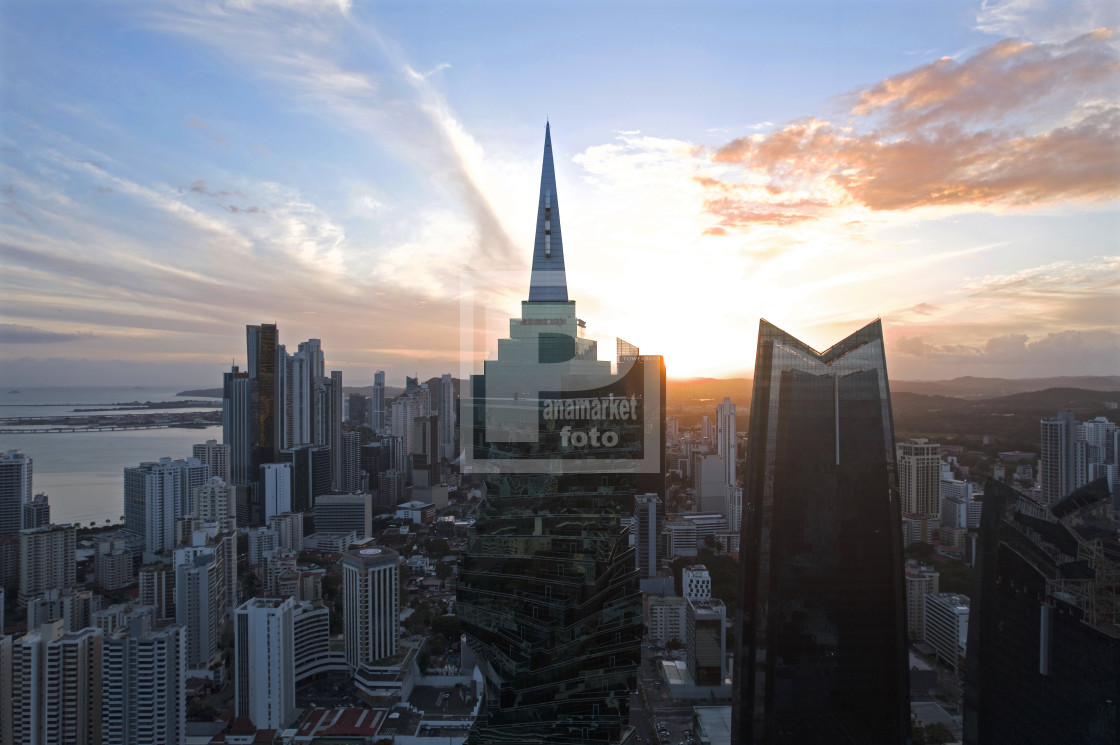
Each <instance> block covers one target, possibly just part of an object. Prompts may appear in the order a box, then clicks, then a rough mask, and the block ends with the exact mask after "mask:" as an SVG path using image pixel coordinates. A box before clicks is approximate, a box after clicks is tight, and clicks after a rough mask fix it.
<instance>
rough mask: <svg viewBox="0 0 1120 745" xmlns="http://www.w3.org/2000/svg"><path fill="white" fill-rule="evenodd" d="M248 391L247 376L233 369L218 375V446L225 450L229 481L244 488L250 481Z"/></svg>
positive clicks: (251, 451)
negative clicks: (220, 395)
mask: <svg viewBox="0 0 1120 745" xmlns="http://www.w3.org/2000/svg"><path fill="white" fill-rule="evenodd" d="M250 387H251V386H250V383H249V373H248V372H242V371H240V370H238V369H237V365H234V366H233V367H232V368H230V371H229V372H227V373H223V374H222V444H223V445H226V446H228V447H229V472H230V479H231V480H232V482H233V483H234V484H238V485H239V486H248V485H249V484H250V483H251V482H252V480H253V478H254V474H253V444H252V432H251V429H250V424H249V421H250V414H251V412H250V409H249V403H250V398H251V395H250V393H251V391H250Z"/></svg>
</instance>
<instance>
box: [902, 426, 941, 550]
mask: <svg viewBox="0 0 1120 745" xmlns="http://www.w3.org/2000/svg"><path fill="white" fill-rule="evenodd" d="M895 455H896V457H897V462H898V491H899V494H900V496H901V499H902V514H904V515H912V516H919V517H925V518H934V519H936V518H937V517H938V515H939V512H938V510H939V501H940V495H941V445H939V444H937V443H932V442H929V441H928V440H926V439H925V438H918V439H911V440H910V441H909V442H900V443H898V444H896V445H895ZM927 540H928V539H927Z"/></svg>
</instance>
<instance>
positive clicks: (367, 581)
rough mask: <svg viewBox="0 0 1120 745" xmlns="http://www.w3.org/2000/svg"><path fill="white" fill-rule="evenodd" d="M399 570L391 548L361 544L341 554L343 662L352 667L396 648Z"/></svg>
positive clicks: (370, 660)
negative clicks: (369, 546) (344, 650)
mask: <svg viewBox="0 0 1120 745" xmlns="http://www.w3.org/2000/svg"><path fill="white" fill-rule="evenodd" d="M399 572H400V569H399V556H398V555H397V553H396V552H395V551H390V550H388V549H382V548H363V549H358V550H352V551H347V552H345V553H344V554H343V555H342V591H343V630H344V632H345V633H344V635H345V637H346V662H347V663H348V664H349V665H350V667H351V669H353V670H355V671H357V670H360V669H361V668H362V667H363V666H367V665H371V664H373V663H375V662H376V661H378V660H382V659H385V658H386V657H391V656H393V655H394V654H396V652H397V644H398V642H399V636H400V628H399V627H400V620H399V615H400V577H399Z"/></svg>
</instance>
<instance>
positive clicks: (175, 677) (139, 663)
mask: <svg viewBox="0 0 1120 745" xmlns="http://www.w3.org/2000/svg"><path fill="white" fill-rule="evenodd" d="M183 634H184V632H183V628H182V627H181V626H176V625H172V626H165V627H161V628H153V626H152V618H151V614H150V613H133V614H132V615H130V616H129V617H128V618H127V620H126V622H125V623H124V624H123V625H122V626H121V627H120V628H118V629H117V630H115V631H114V632H112V633H109V634H106V635H105V636H104V640H103V643H102V675H101V689H102V693H101V696H102V714H101V737H102V739H101V742H102V743H103V744H104V745H134V744H135V743H145V745H182V743H184V742H186V729H187V678H186V673H187V664H186V663H187V661H186V645H185V643H184V639H183Z"/></svg>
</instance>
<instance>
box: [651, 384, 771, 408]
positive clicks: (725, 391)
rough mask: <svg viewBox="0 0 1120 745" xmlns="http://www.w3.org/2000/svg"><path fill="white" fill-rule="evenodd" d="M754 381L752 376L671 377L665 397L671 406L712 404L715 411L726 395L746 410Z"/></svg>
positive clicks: (749, 403)
mask: <svg viewBox="0 0 1120 745" xmlns="http://www.w3.org/2000/svg"><path fill="white" fill-rule="evenodd" d="M753 383H754V381H753V380H752V379H751V378H726V379H719V378H689V379H687V380H673V379H670V380H669V381H668V382H667V383H666V388H667V390H666V391H665V398H666V403H667V404H668V405H669V406H689V405H706V404H711V407H712V410H713V411H714V410H715V406H716V404H718V403H719V402H721V401H723V399H724V397H730V398H731V402H732V403H734V404H735V405H736V407H741V408H742V409H743V410H746V409H748V408H749V407H750V405H751V388H752V385H753Z"/></svg>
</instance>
